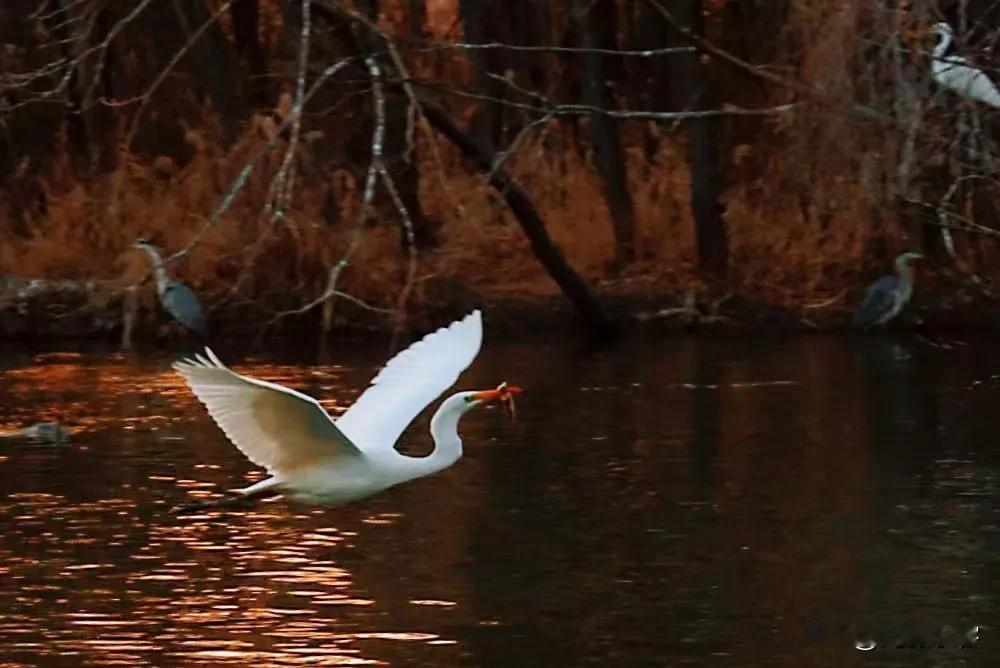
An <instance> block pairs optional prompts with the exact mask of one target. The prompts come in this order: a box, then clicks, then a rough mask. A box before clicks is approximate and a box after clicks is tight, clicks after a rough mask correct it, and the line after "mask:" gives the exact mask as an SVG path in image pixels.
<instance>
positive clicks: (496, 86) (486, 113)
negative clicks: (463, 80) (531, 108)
mask: <svg viewBox="0 0 1000 668" xmlns="http://www.w3.org/2000/svg"><path fill="white" fill-rule="evenodd" d="M494 1H495V0H459V12H460V14H461V19H462V31H463V33H464V39H465V41H466V42H468V43H470V44H481V43H486V42H491V41H493V40H494V39H497V40H498V41H504V40H503V39H501V38H500V37H499V36H498V35H497V32H498V30H497V29H498V28H499V27H500V26H498V25H497V24H496V22H495V21H493V20H492V19H493V18H495V17H496V11H495V9H494V7H493V5H494ZM505 43H507V42H505ZM469 60H470V61H472V67H473V70H474V74H475V81H476V92H477V93H479V94H480V95H484V96H486V97H487V98H490V99H486V100H481V101H479V102H478V104H477V107H476V111H475V113H474V114H473V116H472V122H471V123H470V125H469V128H470V129H469V132H470V133H472V136H473V138H474V140H475V141H476V142H477V143H478V144H479V145H481V146H483V147H484V148H485V149H486V150H488V151H490V152H493V151H496V150H497V147H498V146H500V144H501V143H502V142H503V110H502V107H501V106H500V105H501V104H502V101H503V100H504V99H506V95H507V87H506V86H504V85H503V84H502V83H500V82H499V81H497V80H496V79H495V78H493V77H491V76H489V75H490V74H491V73H492V74H498V75H500V76H503V75H504V74H505V73H506V71H507V57H506V54H505V53H504V52H503V50H502V49H472V50H470V51H469Z"/></svg>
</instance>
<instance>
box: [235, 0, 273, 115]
mask: <svg viewBox="0 0 1000 668" xmlns="http://www.w3.org/2000/svg"><path fill="white" fill-rule="evenodd" d="M257 1H258V0H235V2H233V4H232V5H231V6H230V8H229V13H230V16H231V17H232V19H233V40H234V41H235V42H236V51H237V53H239V56H240V59H241V60H242V61H243V65H244V67H246V69H247V72H248V73H249V75H250V77H249V78H250V80H249V82H247V84H248V85H247V93H249V98H250V100H251V101H252V102H253V104H254V106H255V107H257V108H261V107H263V106H264V105H266V104H268V102H270V90H269V86H268V84H267V81H268V80H267V77H266V76H265V75H266V73H267V62H266V60H265V58H264V50H263V48H261V44H260V7H259V5H258V4H257Z"/></svg>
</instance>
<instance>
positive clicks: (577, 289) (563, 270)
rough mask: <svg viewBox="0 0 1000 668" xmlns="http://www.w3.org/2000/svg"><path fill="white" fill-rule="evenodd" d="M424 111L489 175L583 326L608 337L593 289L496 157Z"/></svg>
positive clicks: (440, 116)
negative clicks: (496, 163) (554, 239)
mask: <svg viewBox="0 0 1000 668" xmlns="http://www.w3.org/2000/svg"><path fill="white" fill-rule="evenodd" d="M424 112H425V114H426V116H427V120H428V121H429V122H430V124H431V125H432V126H433V127H434V128H435V129H436V130H437V131H438V132H440V133H441V134H442V135H444V136H445V137H446V138H447V139H448V140H449V141H451V142H452V143H453V144H455V146H457V147H458V148H459V150H461V151H462V154H463V155H464V156H465V157H466V158H468V159H469V160H471V161H473V162H474V163H475V165H476V167H477V168H478V169H480V170H481V171H483V172H485V173H488V174H490V185H491V186H492V187H493V188H494V189H496V191H497V192H499V193H500V194H501V195H502V196H503V198H504V201H506V202H507V206H508V207H510V211H511V213H513V214H514V217H515V218H516V219H517V222H518V223H519V224H520V225H521V229H522V230H524V234H525V236H527V237H528V241H529V242H530V243H531V249H532V251H533V252H534V254H535V257H536V258H538V261H539V262H541V263H542V266H543V267H545V269H546V271H548V273H549V276H551V277H552V280H554V281H555V282H556V284H557V285H558V286H559V287H560V289H562V291H563V294H565V295H566V297H567V298H568V299H569V300H570V302H572V303H573V306H574V307H575V308H576V310H577V313H579V314H580V316H581V317H582V318H583V320H584V321H585V322H586V323H587V325H588V326H589V327H590V328H591V329H592V330H594V331H595V332H597V333H599V334H601V335H607V334H611V333H613V332H614V331H616V329H617V327H616V324H615V323H614V321H613V320H612V319H611V318H610V317H609V316H608V314H607V313H606V312H605V310H604V307H603V305H602V304H601V302H600V300H599V299H598V298H597V295H596V294H594V291H593V289H592V288H591V287H590V285H588V284H587V282H586V281H585V280H584V279H583V277H581V276H580V275H579V274H578V273H576V271H575V270H574V269H573V267H572V266H570V264H569V262H567V261H566V258H565V256H563V254H562V251H561V250H559V247H558V246H557V245H556V244H555V243H554V242H553V241H552V238H551V237H550V236H549V233H548V231H547V230H546V229H545V221H544V220H542V217H541V216H540V215H539V213H538V210H537V209H535V206H534V204H532V202H531V198H530V197H528V194H527V193H526V192H525V191H524V189H523V188H521V186H520V184H518V183H517V182H516V181H514V180H513V179H511V178H510V177H509V176H508V175H507V173H506V172H505V171H504V170H503V169H495V168H494V161H495V160H496V156H495V155H494V154H493V153H492V152H491V151H488V150H486V149H485V148H483V147H482V146H480V145H479V144H477V143H476V142H475V140H474V139H473V138H472V137H471V136H469V135H468V134H466V133H465V132H464V131H463V130H462V129H461V128H459V127H458V124H457V123H455V121H454V120H453V119H452V118H451V116H449V115H448V113H447V112H445V111H443V110H441V109H439V108H437V107H434V106H432V105H429V104H426V103H425V104H424Z"/></svg>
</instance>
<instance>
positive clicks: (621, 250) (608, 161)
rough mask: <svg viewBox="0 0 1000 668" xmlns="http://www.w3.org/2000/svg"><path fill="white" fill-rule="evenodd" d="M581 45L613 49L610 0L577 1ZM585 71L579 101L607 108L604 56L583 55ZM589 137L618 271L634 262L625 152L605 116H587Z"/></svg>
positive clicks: (632, 214) (613, 124)
mask: <svg viewBox="0 0 1000 668" xmlns="http://www.w3.org/2000/svg"><path fill="white" fill-rule="evenodd" d="M576 11H577V12H578V17H577V18H578V19H579V25H578V29H579V33H580V37H581V43H582V44H583V46H584V48H587V49H615V48H617V44H616V43H615V41H616V40H615V32H616V30H615V15H616V11H617V10H616V8H615V3H614V2H613V0H597V1H596V2H593V1H592V0H577V3H576ZM584 61H585V64H586V70H585V73H584V81H583V101H584V104H587V105H589V106H591V107H595V108H597V109H611V106H612V102H611V94H610V91H609V90H608V81H609V80H610V79H611V77H610V76H609V75H608V72H607V71H606V68H605V56H604V55H603V54H600V53H595V52H588V53H586V54H585V55H584ZM590 138H591V142H592V143H593V145H594V158H595V160H596V162H597V170H598V172H599V173H600V175H601V180H602V181H603V183H604V200H605V202H606V203H607V206H608V213H609V214H610V215H611V227H612V231H613V232H614V237H615V265H616V266H617V267H618V268H622V267H624V266H625V265H627V264H630V263H632V262H634V261H635V227H636V226H635V209H634V207H633V205H632V194H631V193H630V192H629V189H628V178H627V176H626V169H627V168H626V165H625V152H624V151H623V150H622V143H621V137H620V136H619V133H618V124H617V122H616V121H615V120H614V119H612V118H609V117H608V116H607V115H606V114H602V113H600V112H598V111H595V112H593V113H591V114H590Z"/></svg>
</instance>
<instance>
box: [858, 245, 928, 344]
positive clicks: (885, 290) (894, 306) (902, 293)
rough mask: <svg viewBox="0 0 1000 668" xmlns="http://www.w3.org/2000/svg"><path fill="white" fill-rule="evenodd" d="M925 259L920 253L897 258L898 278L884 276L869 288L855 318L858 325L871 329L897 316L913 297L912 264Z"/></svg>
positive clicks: (906, 254)
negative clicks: (914, 261)
mask: <svg viewBox="0 0 1000 668" xmlns="http://www.w3.org/2000/svg"><path fill="white" fill-rule="evenodd" d="M922 257H923V255H921V254H920V253H903V254H902V255H900V256H899V257H897V258H896V262H895V265H896V274H897V275H896V276H883V277H882V278H880V279H878V280H877V281H875V282H874V283H872V286H871V287H870V288H868V294H867V295H866V296H865V301H864V303H863V304H862V305H861V308H860V309H859V310H858V314H857V315H856V316H855V317H854V322H855V324H856V325H858V326H859V327H861V328H862V329H869V328H871V327H875V326H878V325H883V324H885V323H887V322H889V321H890V320H892V319H893V318H895V317H896V316H897V315H899V312H900V311H901V310H903V307H904V306H906V303H907V302H908V301H910V297H912V296H913V268H912V267H910V262H912V261H913V260H919V259H921V258H922Z"/></svg>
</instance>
